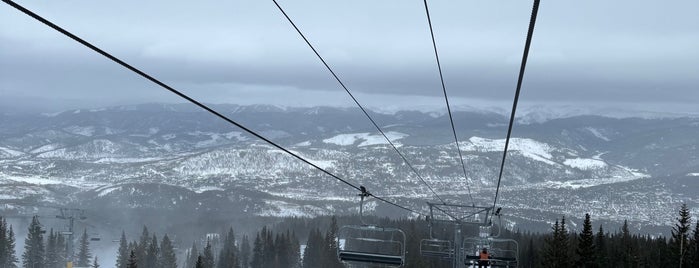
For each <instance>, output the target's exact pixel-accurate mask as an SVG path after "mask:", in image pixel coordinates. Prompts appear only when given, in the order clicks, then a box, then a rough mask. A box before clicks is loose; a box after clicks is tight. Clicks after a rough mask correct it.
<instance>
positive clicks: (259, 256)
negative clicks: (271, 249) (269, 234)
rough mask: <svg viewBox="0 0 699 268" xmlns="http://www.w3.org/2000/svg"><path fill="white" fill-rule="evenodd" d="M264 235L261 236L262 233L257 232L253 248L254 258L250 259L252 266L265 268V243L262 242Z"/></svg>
mask: <svg viewBox="0 0 699 268" xmlns="http://www.w3.org/2000/svg"><path fill="white" fill-rule="evenodd" d="M263 228H264V227H263ZM262 239H263V238H262V237H260V233H257V235H256V236H255V242H254V244H253V248H252V260H251V261H250V267H252V268H263V267H264V266H263V259H264V257H265V256H264V252H263V250H264V245H263V244H262V243H263V242H262Z"/></svg>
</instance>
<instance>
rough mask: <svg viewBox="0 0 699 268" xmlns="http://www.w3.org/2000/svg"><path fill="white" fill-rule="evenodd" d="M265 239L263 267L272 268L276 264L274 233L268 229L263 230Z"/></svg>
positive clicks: (263, 244)
mask: <svg viewBox="0 0 699 268" xmlns="http://www.w3.org/2000/svg"><path fill="white" fill-rule="evenodd" d="M261 236H262V237H263V238H264V239H263V242H262V246H263V249H262V253H263V255H262V256H263V257H262V266H263V267H272V266H274V263H275V256H276V247H275V245H274V238H273V237H272V231H271V230H268V229H267V228H266V227H263V228H262V235H261Z"/></svg>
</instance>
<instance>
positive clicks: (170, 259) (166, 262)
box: [158, 234, 177, 268]
mask: <svg viewBox="0 0 699 268" xmlns="http://www.w3.org/2000/svg"><path fill="white" fill-rule="evenodd" d="M158 267H159V268H177V256H176V254H175V248H174V246H173V245H172V241H170V238H169V237H168V236H167V234H165V236H163V240H162V242H160V259H159V260H158Z"/></svg>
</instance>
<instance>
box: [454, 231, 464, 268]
mask: <svg viewBox="0 0 699 268" xmlns="http://www.w3.org/2000/svg"><path fill="white" fill-rule="evenodd" d="M461 243H462V242H461V224H459V223H455V224H454V261H453V265H452V267H454V268H459V267H461V260H462V258H461V254H462V252H461V251H462V250H461Z"/></svg>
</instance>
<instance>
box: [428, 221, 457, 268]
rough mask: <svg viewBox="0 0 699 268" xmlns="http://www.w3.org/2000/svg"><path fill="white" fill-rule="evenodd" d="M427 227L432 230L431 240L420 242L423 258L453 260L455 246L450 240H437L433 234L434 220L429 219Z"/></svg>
mask: <svg viewBox="0 0 699 268" xmlns="http://www.w3.org/2000/svg"><path fill="white" fill-rule="evenodd" d="M427 225H428V227H429V229H430V238H429V239H422V240H420V254H421V255H422V256H423V257H434V258H442V259H451V258H453V257H454V246H453V245H452V242H451V241H449V240H442V239H437V238H435V237H434V235H433V232H432V220H431V218H430V217H429V216H428V217H427Z"/></svg>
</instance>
